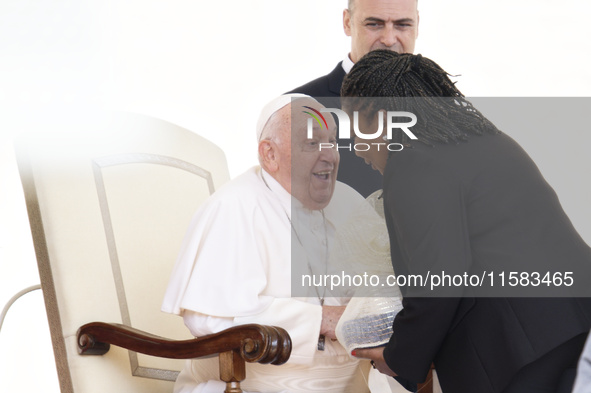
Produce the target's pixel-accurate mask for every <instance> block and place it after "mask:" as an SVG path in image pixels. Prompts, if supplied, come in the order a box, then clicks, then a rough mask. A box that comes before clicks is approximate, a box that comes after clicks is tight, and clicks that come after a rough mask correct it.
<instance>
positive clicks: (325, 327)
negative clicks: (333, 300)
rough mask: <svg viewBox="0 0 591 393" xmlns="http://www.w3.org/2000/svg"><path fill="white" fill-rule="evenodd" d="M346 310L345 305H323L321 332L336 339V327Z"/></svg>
mask: <svg viewBox="0 0 591 393" xmlns="http://www.w3.org/2000/svg"><path fill="white" fill-rule="evenodd" d="M343 311H345V306H322V324H321V325H320V334H322V335H324V336H325V337H326V338H330V339H332V340H336V338H337V336H336V333H335V329H336V328H337V323H338V322H339V319H341V315H343Z"/></svg>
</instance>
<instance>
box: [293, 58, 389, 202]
mask: <svg viewBox="0 0 591 393" xmlns="http://www.w3.org/2000/svg"><path fill="white" fill-rule="evenodd" d="M345 75H346V74H345V70H344V69H343V66H342V62H340V63H339V64H337V66H336V67H335V68H334V70H332V71H331V72H330V73H329V74H328V75H324V76H321V77H320V78H317V79H314V80H313V81H311V82H308V83H306V84H305V85H302V86H300V87H297V88H295V89H293V90H291V91H289V92H288V93H302V94H307V95H309V96H312V97H314V98H316V99H317V100H318V101H319V102H320V103H321V104H323V105H324V106H325V107H327V108H340V107H341V104H340V94H341V85H342V84H343V79H344V78H345ZM353 143H354V141H353V140H352V139H339V140H338V144H339V146H347V147H348V146H349V144H353ZM339 153H340V155H341V162H340V164H339V172H338V175H337V179H338V180H339V181H342V182H343V183H346V184H348V185H350V186H351V187H353V188H354V189H355V190H357V192H359V193H360V194H361V195H363V196H364V197H367V196H369V195H370V194H371V193H372V192H374V191H376V190H379V189H380V188H382V175H380V173H379V172H378V171H374V170H373V169H371V167H370V166H368V165H366V164H365V162H364V161H363V160H362V159H361V158H359V157H357V156H356V155H355V151H354V149H353V146H352V145H351V150H347V149H345V148H342V149H339Z"/></svg>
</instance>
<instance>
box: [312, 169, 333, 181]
mask: <svg viewBox="0 0 591 393" xmlns="http://www.w3.org/2000/svg"><path fill="white" fill-rule="evenodd" d="M331 173H332V171H323V172H316V173H314V176H316V177H317V178H319V179H322V180H328V178H329V177H330V174H331Z"/></svg>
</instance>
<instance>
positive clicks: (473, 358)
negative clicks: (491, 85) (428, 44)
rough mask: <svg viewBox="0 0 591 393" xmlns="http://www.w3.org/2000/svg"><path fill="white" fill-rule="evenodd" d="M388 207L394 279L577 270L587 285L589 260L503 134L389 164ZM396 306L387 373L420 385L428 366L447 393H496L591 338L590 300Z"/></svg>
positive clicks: (431, 301) (408, 300) (408, 152)
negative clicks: (544, 359) (546, 358)
mask: <svg viewBox="0 0 591 393" xmlns="http://www.w3.org/2000/svg"><path fill="white" fill-rule="evenodd" d="M384 206H385V214H386V221H387V225H388V232H389V235H390V244H391V253H392V263H393V265H394V271H395V272H396V274H412V273H417V272H418V273H421V272H425V271H427V270H430V271H431V272H432V273H437V272H441V271H442V270H445V271H448V272H454V271H461V270H463V271H468V272H470V271H483V270H487V271H490V270H492V269H497V271H506V272H509V271H517V272H521V271H532V267H533V269H535V270H538V271H540V272H544V271H568V270H571V269H573V268H576V267H580V266H585V268H584V269H583V270H585V269H586V270H585V271H587V273H585V274H589V272H588V270H589V269H588V267H589V266H590V265H591V249H590V248H589V246H587V244H585V242H584V241H583V240H582V239H581V238H580V236H579V235H578V233H577V232H576V230H575V229H574V227H573V226H572V224H571V222H570V220H569V219H568V217H567V216H566V214H565V213H564V211H563V210H562V207H561V206H560V203H559V201H558V198H557V196H556V194H555V193H554V191H553V190H552V188H551V187H550V186H549V185H548V184H547V183H546V181H545V180H544V178H543V177H542V175H541V174H540V172H539V171H538V169H537V167H536V165H535V164H534V163H533V161H532V160H531V159H530V158H529V156H528V155H527V154H526V153H525V152H524V151H523V150H522V149H521V147H520V146H519V145H518V144H517V143H516V142H515V141H513V140H512V139H511V138H509V137H508V136H506V135H504V134H497V135H484V136H472V137H470V139H469V141H468V142H464V143H460V144H457V145H455V144H436V145H435V146H434V147H429V146H426V145H424V144H421V143H416V142H413V147H412V148H407V149H404V150H403V151H401V152H397V153H392V154H391V156H390V157H389V159H388V163H387V166H386V169H385V172H384ZM582 277H587V276H584V275H580V276H578V277H575V280H577V279H578V278H582ZM497 284H498V282H497ZM403 305H404V308H403V310H402V311H401V312H400V313H399V314H398V315H397V317H396V319H395V321H394V326H393V327H394V334H393V335H392V338H391V340H390V342H389V344H388V345H387V346H386V348H385V350H384V357H385V359H386V362H387V363H388V365H389V366H390V368H391V369H392V370H394V371H395V372H397V373H398V374H399V375H400V376H402V377H404V378H407V379H409V380H411V381H416V382H420V381H422V380H423V379H424V378H425V376H426V374H427V371H428V369H429V367H430V365H431V363H432V362H434V363H435V368H436V370H437V374H438V377H439V380H440V383H441V386H442V389H443V391H444V392H453V393H475V392H478V393H499V392H501V391H502V390H503V389H504V388H505V387H506V386H507V385H508V383H509V382H510V381H511V379H512V378H513V376H514V375H515V374H516V372H517V371H518V370H519V369H520V368H522V367H523V366H524V365H526V364H528V363H531V362H532V361H534V360H536V359H538V358H539V357H541V356H542V355H544V354H546V353H548V352H549V351H550V350H552V349H554V348H555V347H557V346H558V345H560V344H562V343H564V342H566V341H567V340H569V339H570V338H573V337H575V336H577V335H579V334H582V333H586V332H588V331H589V328H590V327H591V298H578V299H577V298H565V297H563V298H523V297H521V298H515V297H513V298H503V297H496V298H495V297H486V298H483V297H474V296H473V297H448V298H420V297H405V299H404V301H403Z"/></svg>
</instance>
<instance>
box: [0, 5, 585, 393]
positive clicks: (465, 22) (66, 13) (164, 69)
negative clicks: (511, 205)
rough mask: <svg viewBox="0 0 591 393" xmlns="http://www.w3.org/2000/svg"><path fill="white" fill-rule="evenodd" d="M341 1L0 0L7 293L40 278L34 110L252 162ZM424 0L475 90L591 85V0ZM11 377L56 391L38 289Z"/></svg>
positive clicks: (234, 165)
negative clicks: (31, 182)
mask: <svg viewBox="0 0 591 393" xmlns="http://www.w3.org/2000/svg"><path fill="white" fill-rule="evenodd" d="M345 6H346V1H345V0H251V1H239V0H228V1H217V2H215V3H214V2H213V1H197V0H192V1H189V0H136V1H132V0H117V1H113V0H52V1H33V0H2V2H0V307H2V306H3V305H4V304H5V302H6V301H7V300H8V299H9V298H10V297H11V296H12V295H13V294H15V293H16V292H17V291H19V290H21V289H23V288H24V287H26V286H29V285H32V284H36V283H38V281H39V278H38V275H37V271H36V262H35V259H34V254H33V251H32V245H31V240H30V234H29V233H28V222H27V219H26V212H25V210H24V203H23V200H22V194H21V189H20V183H19V179H18V175H17V173H16V166H15V163H14V158H13V153H12V147H11V143H10V139H11V137H13V136H15V135H17V134H18V133H19V132H21V131H22V129H23V128H25V126H24V124H26V123H28V122H29V121H30V120H31V119H32V118H35V119H34V120H35V121H36V122H38V123H42V122H43V116H47V113H54V114H63V112H66V113H67V112H69V111H75V110H76V108H77V107H78V106H79V105H91V106H100V107H105V108H112V109H119V110H125V111H131V112H138V113H142V114H146V115H150V116H153V117H156V118H161V119H164V120H167V121H169V122H172V123H176V124H178V125H181V126H183V127H185V128H188V129H190V130H192V131H195V132H197V133H199V134H201V135H203V136H205V137H206V138H208V139H210V140H211V141H213V142H214V143H216V144H218V145H219V146H221V147H222V148H223V149H224V151H225V152H226V155H227V158H228V164H229V168H230V174H231V176H232V177H234V176H236V175H237V174H239V173H241V172H242V171H243V170H245V169H246V168H248V167H250V166H252V165H253V164H255V163H256V156H255V149H256V147H255V146H256V144H255V138H254V125H255V123H256V118H257V116H258V111H259V110H260V108H261V107H262V106H263V105H264V103H265V102H266V101H268V100H269V99H271V98H273V97H274V96H276V95H279V94H281V93H283V92H285V91H287V90H290V89H292V88H294V87H296V86H299V85H301V84H303V83H305V82H307V81H309V80H311V79H313V78H316V77H318V76H321V75H324V74H326V73H328V72H329V71H331V70H332V69H333V67H334V66H335V65H336V63H337V62H338V61H340V60H342V58H343V57H344V56H345V55H346V53H347V52H348V48H349V45H350V41H349V39H348V38H347V37H345V35H344V33H343V30H342V10H343V8H345ZM419 10H420V29H419V31H420V32H419V39H418V41H417V47H416V52H417V53H422V54H423V55H425V56H427V57H430V58H432V59H434V60H435V61H436V62H438V63H439V64H440V65H441V66H442V67H443V68H444V69H446V70H447V71H448V72H450V73H451V74H454V75H458V74H459V75H461V76H459V77H458V78H456V80H457V81H458V86H459V88H460V90H462V92H463V93H464V94H465V95H467V96H480V97H484V96H589V95H590V93H591V73H590V72H589V63H590V62H591V46H590V45H589V37H591V27H590V26H589V25H590V24H589V17H590V16H591V2H588V1H586V0H562V1H561V2H557V1H556V0H494V1H493V0H476V1H475V0H446V1H441V0H420V1H419ZM40 108H43V109H44V111H40V110H39V109H40ZM534 158H535V157H534ZM559 195H560V192H559ZM574 213H575V214H576V213H577V212H576V211H575V212H574ZM569 214H571V216H572V214H573V212H570V213H569ZM0 391H2V392H11V391H27V392H28V391H45V392H58V391H59V388H58V385H57V377H56V375H55V368H54V366H53V360H52V352H51V345H50V342H49V334H48V330H47V322H46V319H45V315H44V309H43V305H42V298H41V294H40V292H39V291H38V292H36V293H33V294H29V295H27V296H26V297H24V298H22V299H21V300H20V301H19V302H17V303H16V305H15V306H14V307H13V308H12V309H11V311H10V313H9V315H8V317H7V320H6V322H5V325H4V327H3V330H2V332H1V333H0Z"/></svg>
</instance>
